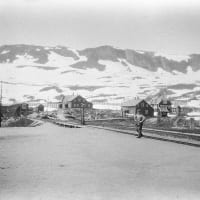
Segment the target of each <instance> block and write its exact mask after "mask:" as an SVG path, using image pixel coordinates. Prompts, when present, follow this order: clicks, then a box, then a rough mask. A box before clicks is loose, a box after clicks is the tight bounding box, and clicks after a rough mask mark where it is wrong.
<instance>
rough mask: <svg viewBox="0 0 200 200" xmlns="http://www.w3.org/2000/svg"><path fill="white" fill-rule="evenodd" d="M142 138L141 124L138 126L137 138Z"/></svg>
mask: <svg viewBox="0 0 200 200" xmlns="http://www.w3.org/2000/svg"><path fill="white" fill-rule="evenodd" d="M142 136H143V134H142V124H140V125H139V127H138V136H137V137H138V138H141V137H142Z"/></svg>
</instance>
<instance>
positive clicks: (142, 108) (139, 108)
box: [121, 99, 154, 117]
mask: <svg viewBox="0 0 200 200" xmlns="http://www.w3.org/2000/svg"><path fill="white" fill-rule="evenodd" d="M121 110H122V115H123V116H126V115H127V114H133V115H135V114H137V112H141V114H143V115H144V116H146V117H153V116H154V110H153V108H152V107H151V105H149V104H148V103H147V102H146V101H145V100H143V99H131V100H128V101H125V102H123V103H122V105H121Z"/></svg>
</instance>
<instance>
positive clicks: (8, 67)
mask: <svg viewBox="0 0 200 200" xmlns="http://www.w3.org/2000/svg"><path fill="white" fill-rule="evenodd" d="M199 77H200V54H191V55H184V56H182V55H181V56H180V55H178V56H177V55H165V54H162V53H156V52H149V51H141V50H131V49H120V48H115V47H112V46H100V47H96V48H86V49H83V50H75V49H72V48H67V47H64V46H56V47H47V46H36V45H4V46H0V80H2V81H3V97H4V98H3V102H5V103H9V102H10V103H11V102H15V101H36V102H37V101H39V100H41V99H44V100H50V101H57V100H58V99H59V97H60V96H61V95H63V94H64V95H67V94H73V93H74V94H81V95H83V96H85V97H87V98H88V100H91V101H93V102H96V103H98V102H101V103H102V102H113V103H120V102H122V101H123V100H124V98H131V97H135V96H137V97H141V98H146V97H147V96H149V95H153V94H155V93H157V92H158V91H159V90H160V89H161V88H167V91H168V96H170V97H171V98H174V99H193V100H194V99H200V79H199Z"/></svg>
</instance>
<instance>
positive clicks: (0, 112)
mask: <svg viewBox="0 0 200 200" xmlns="http://www.w3.org/2000/svg"><path fill="white" fill-rule="evenodd" d="M2 83H3V82H2V81H1V95H0V127H1V118H2V117H3V114H2Z"/></svg>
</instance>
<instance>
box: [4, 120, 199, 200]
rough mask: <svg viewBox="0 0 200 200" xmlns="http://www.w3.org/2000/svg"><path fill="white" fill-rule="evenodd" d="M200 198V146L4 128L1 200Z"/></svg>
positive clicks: (90, 132)
mask: <svg viewBox="0 0 200 200" xmlns="http://www.w3.org/2000/svg"><path fill="white" fill-rule="evenodd" d="M199 197H200V148H196V147H191V146H185V145H180V144H173V143H167V142H162V141H156V140H150V139H145V138H142V139H137V138H136V137H135V136H132V135H124V134H120V133H115V132H110V131H105V130H98V129H92V128H77V129H75V128H74V129H73V128H71V129H70V128H63V127H58V126H56V125H53V124H50V123H45V124H44V125H42V126H39V127H34V128H33V127H31V128H2V129H0V200H13V199H14V200H27V199H31V200H43V199H44V200H51V199H56V200H57V199H62V200H64V199H65V200H68V199H69V200H79V199H81V200H82V199H84V200H126V199H130V200H133V199H137V200H138V199H148V200H149V199H150V200H151V199H153V200H157V199H158V200H161V199H162V200H163V199H164V200H165V199H170V200H171V199H181V200H186V199H190V200H193V199H199Z"/></svg>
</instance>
